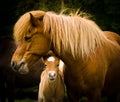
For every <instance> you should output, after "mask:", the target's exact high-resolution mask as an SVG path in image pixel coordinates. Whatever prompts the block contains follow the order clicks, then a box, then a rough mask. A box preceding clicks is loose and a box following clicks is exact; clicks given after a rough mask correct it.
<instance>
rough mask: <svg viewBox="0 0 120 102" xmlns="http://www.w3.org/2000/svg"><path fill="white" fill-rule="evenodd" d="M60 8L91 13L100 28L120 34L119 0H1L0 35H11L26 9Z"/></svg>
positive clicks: (56, 10)
mask: <svg viewBox="0 0 120 102" xmlns="http://www.w3.org/2000/svg"><path fill="white" fill-rule="evenodd" d="M61 8H71V9H75V10H77V9H79V8H80V9H81V10H82V11H85V12H87V13H90V14H91V15H93V19H94V20H95V21H96V23H97V24H98V25H99V26H100V27H101V28H102V30H110V31H114V32H116V33H118V34H120V0H1V1H0V35H9V36H12V33H13V26H14V24H15V22H16V21H17V20H18V18H19V17H20V16H21V15H23V14H24V13H25V12H27V11H30V10H35V9H41V10H45V11H48V10H52V11H55V12H60V10H61Z"/></svg>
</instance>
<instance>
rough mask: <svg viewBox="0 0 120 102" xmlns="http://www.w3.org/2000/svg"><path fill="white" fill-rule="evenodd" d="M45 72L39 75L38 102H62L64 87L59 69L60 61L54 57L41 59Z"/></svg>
mask: <svg viewBox="0 0 120 102" xmlns="http://www.w3.org/2000/svg"><path fill="white" fill-rule="evenodd" d="M43 61H44V63H45V70H44V71H43V72H42V74H41V82H40V84H39V93H38V102H63V99H64V95H65V85H64V81H63V73H62V72H61V70H60V69H59V64H60V61H61V60H60V59H58V58H57V57H55V56H49V57H48V58H47V59H44V58H43Z"/></svg>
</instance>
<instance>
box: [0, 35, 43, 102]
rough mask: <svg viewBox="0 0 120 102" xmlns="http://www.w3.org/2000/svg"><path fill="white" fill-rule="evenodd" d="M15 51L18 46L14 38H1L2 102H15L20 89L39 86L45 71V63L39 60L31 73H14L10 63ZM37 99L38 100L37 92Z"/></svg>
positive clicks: (0, 74) (0, 98)
mask: <svg viewBox="0 0 120 102" xmlns="http://www.w3.org/2000/svg"><path fill="white" fill-rule="evenodd" d="M15 49H16V44H15V41H14V39H13V38H12V37H10V36H0V102H6V100H8V101H7V102H14V101H15V98H16V97H19V96H17V95H18V94H17V90H18V89H25V88H31V87H35V86H36V87H38V86H39V82H40V78H39V76H40V75H41V72H42V71H43V67H44V63H43V62H42V60H41V59H39V61H38V62H36V64H35V65H33V66H31V71H30V73H28V74H26V75H21V74H19V73H18V72H14V71H13V70H12V68H11V64H10V63H11V58H12V55H13V53H14V51H15ZM38 66H39V69H38ZM31 80H32V81H31ZM16 94H17V95H16ZM35 97H36V99H37V92H36V96H35ZM35 97H33V98H34V99H35Z"/></svg>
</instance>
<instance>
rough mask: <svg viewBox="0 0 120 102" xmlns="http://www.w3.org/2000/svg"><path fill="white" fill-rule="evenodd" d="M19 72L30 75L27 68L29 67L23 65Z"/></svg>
mask: <svg viewBox="0 0 120 102" xmlns="http://www.w3.org/2000/svg"><path fill="white" fill-rule="evenodd" d="M18 72H19V73H20V74H28V73H29V68H28V67H27V65H23V66H21V67H20V68H19V70H18Z"/></svg>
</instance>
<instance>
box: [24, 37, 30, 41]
mask: <svg viewBox="0 0 120 102" xmlns="http://www.w3.org/2000/svg"><path fill="white" fill-rule="evenodd" d="M31 38H32V37H24V39H25V41H30V39H31Z"/></svg>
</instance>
